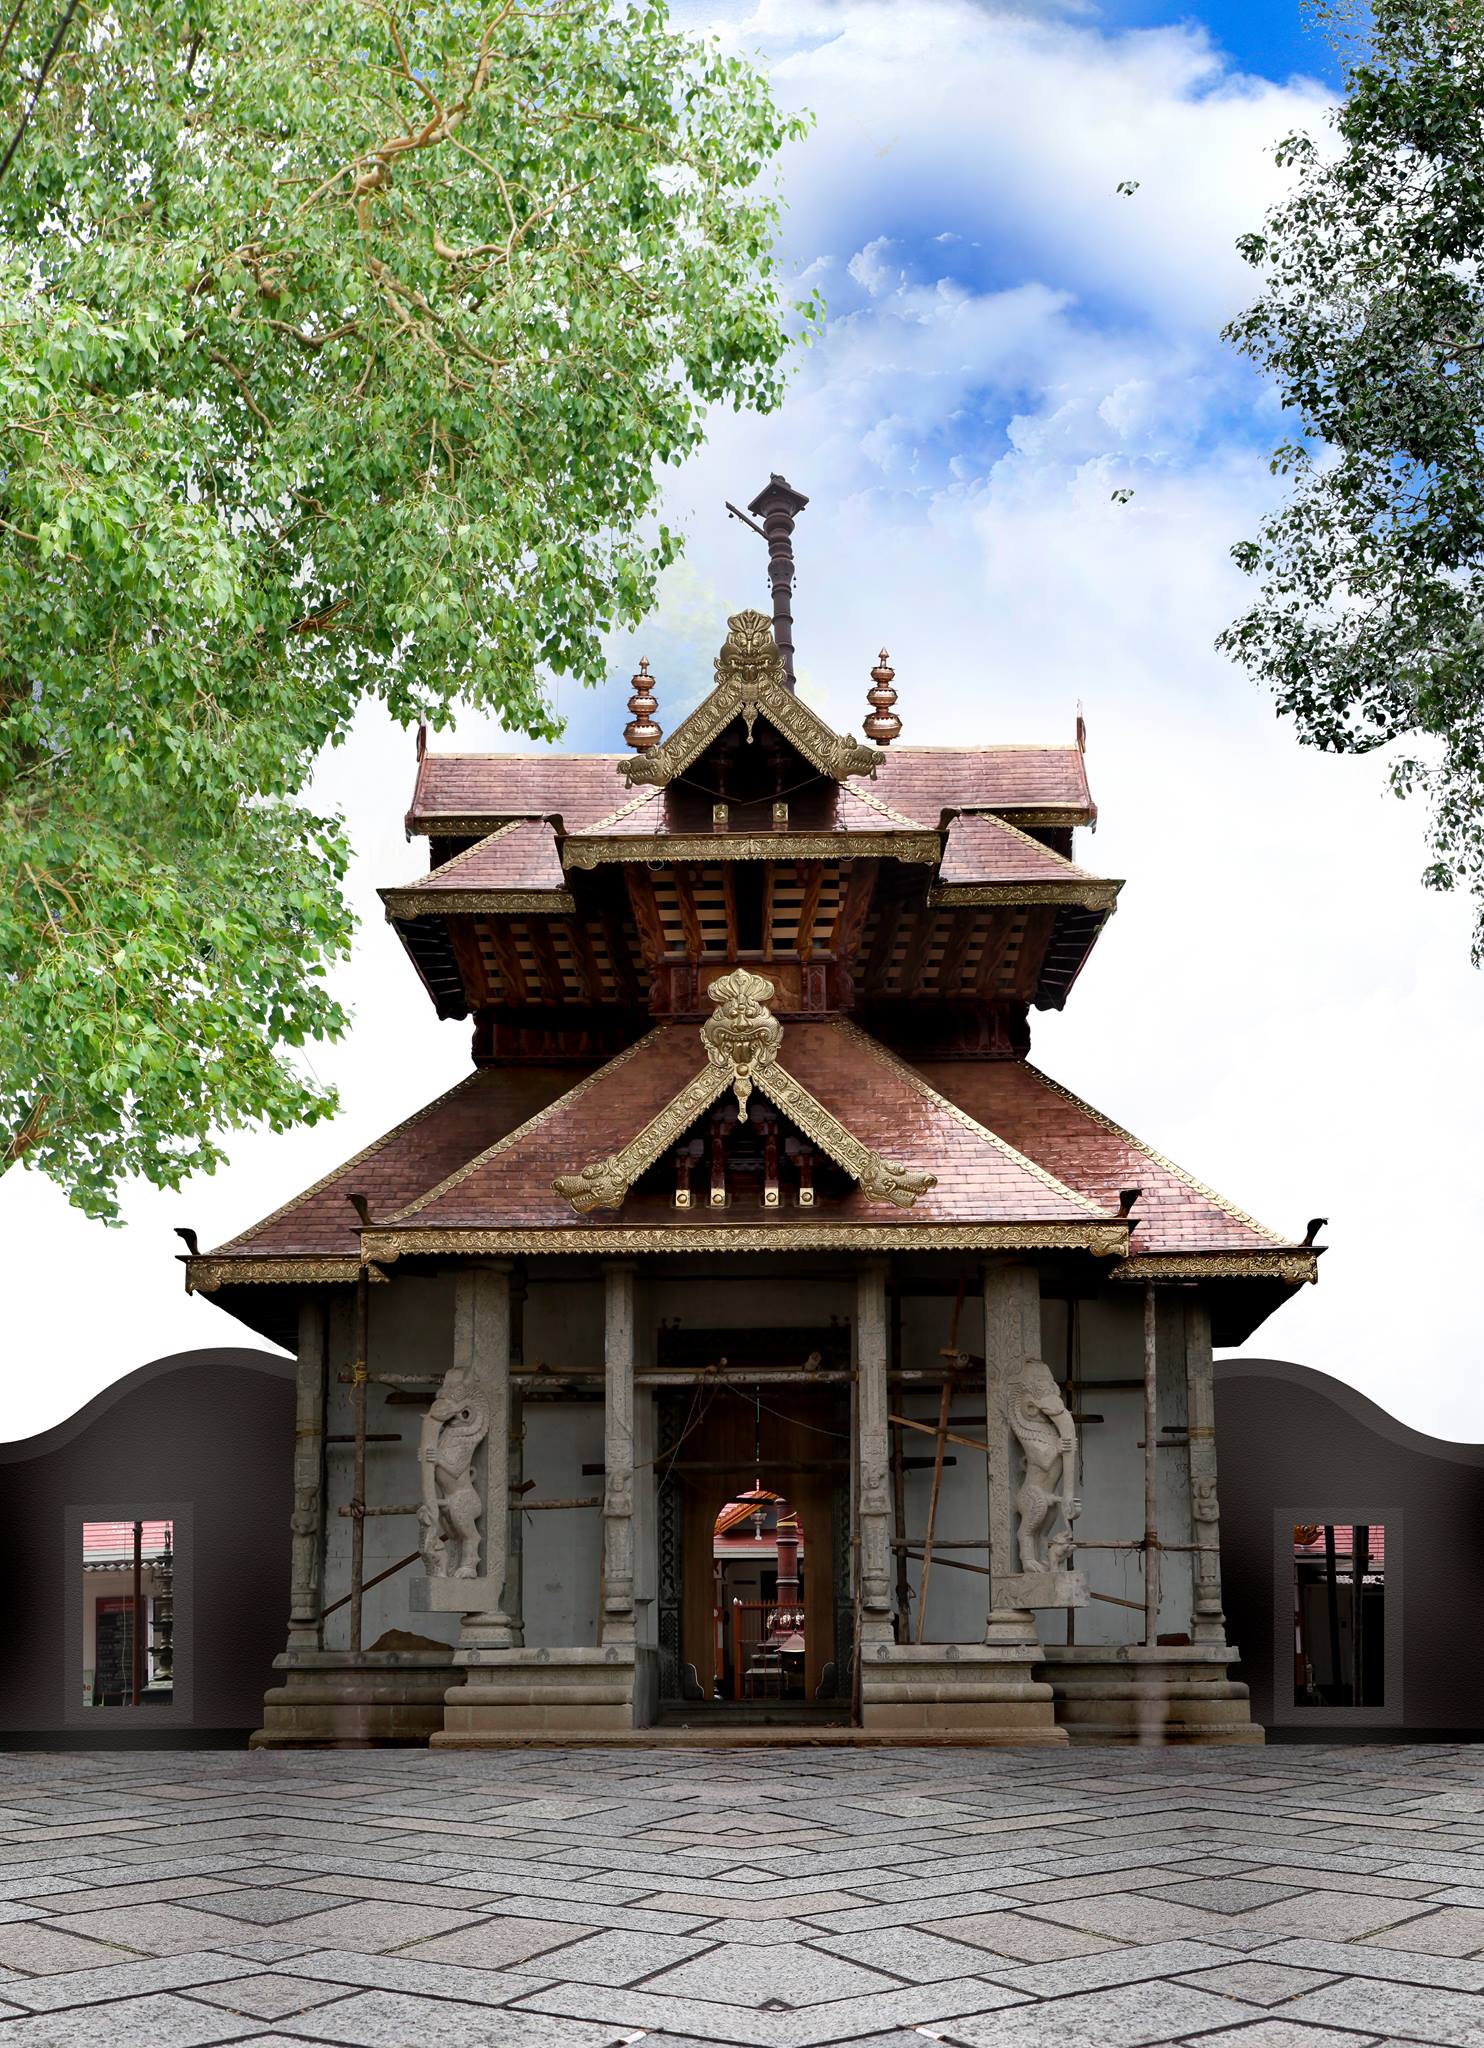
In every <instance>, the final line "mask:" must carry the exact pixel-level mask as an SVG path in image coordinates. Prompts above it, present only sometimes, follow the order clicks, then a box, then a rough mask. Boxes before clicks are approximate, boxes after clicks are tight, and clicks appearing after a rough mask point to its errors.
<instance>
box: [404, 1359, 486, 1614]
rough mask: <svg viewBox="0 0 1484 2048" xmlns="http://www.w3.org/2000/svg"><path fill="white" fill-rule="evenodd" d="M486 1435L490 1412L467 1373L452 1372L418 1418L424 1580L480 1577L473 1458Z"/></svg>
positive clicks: (478, 1513) (478, 1508) (478, 1509)
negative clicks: (419, 1425)
mask: <svg viewBox="0 0 1484 2048" xmlns="http://www.w3.org/2000/svg"><path fill="white" fill-rule="evenodd" d="M488 1434H489V1409H488V1407H487V1406H486V1405H485V1403H484V1402H483V1401H482V1400H481V1399H480V1397H479V1394H478V1392H477V1391H476V1389H475V1388H474V1387H472V1386H471V1385H470V1384H469V1381H468V1378H467V1376H466V1374H465V1373H464V1372H463V1371H462V1370H461V1369H460V1368H459V1367H458V1366H453V1367H451V1368H450V1369H449V1370H448V1371H447V1372H446V1373H445V1374H444V1375H443V1384H442V1385H441V1386H440V1387H439V1389H438V1392H437V1394H436V1395H435V1396H434V1398H433V1401H432V1404H431V1405H430V1407H429V1409H428V1412H427V1414H426V1415H425V1416H424V1417H423V1424H422V1433H421V1437H420V1439H419V1444H418V1461H419V1463H420V1465H421V1467H422V1483H423V1488H422V1490H423V1499H422V1506H421V1507H420V1508H419V1509H418V1513H417V1519H418V1521H419V1523H420V1524H421V1526H422V1532H423V1534H422V1542H421V1545H420V1548H421V1550H422V1558H423V1564H424V1566H425V1568H426V1570H427V1573H428V1576H429V1578H434V1579H474V1578H478V1576H479V1518H480V1516H481V1515H482V1514H483V1512H484V1503H483V1501H482V1500H481V1499H480V1497H479V1488H478V1487H477V1486H476V1485H475V1483H474V1475H473V1469H472V1468H473V1464H474V1454H475V1452H476V1451H477V1450H478V1449H479V1446H480V1445H481V1444H482V1443H483V1442H484V1439H485V1437H486V1436H487V1435H488Z"/></svg>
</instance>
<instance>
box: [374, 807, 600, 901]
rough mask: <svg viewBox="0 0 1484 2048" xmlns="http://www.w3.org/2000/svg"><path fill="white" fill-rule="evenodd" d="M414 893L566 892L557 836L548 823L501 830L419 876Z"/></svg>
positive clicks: (533, 820)
mask: <svg viewBox="0 0 1484 2048" xmlns="http://www.w3.org/2000/svg"><path fill="white" fill-rule="evenodd" d="M408 886H409V887H411V888H413V889H422V890H435V891H437V890H446V889H562V888H565V887H566V877H565V876H564V875H563V873H562V859H561V855H560V854H559V853H558V852H557V838H556V833H555V832H554V831H553V830H552V828H551V826H550V825H548V824H547V823H546V822H545V820H544V819H541V818H522V819H520V820H518V821H517V822H516V823H515V824H512V825H502V826H501V827H500V829H499V831H498V832H491V833H490V835H489V837H488V838H487V839H481V840H479V841H477V842H476V844H475V845H473V846H470V847H466V848H465V850H464V851H463V852H462V853H456V854H455V855H454V857H453V859H452V860H446V861H444V863H443V865H442V866H441V867H436V868H432V869H430V870H429V872H428V873H427V874H425V875H419V876H418V878H417V880H416V881H415V882H412V883H410V884H409V885H408Z"/></svg>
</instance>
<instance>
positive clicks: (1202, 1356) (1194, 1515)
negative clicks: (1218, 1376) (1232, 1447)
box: [1185, 1301, 1226, 1643]
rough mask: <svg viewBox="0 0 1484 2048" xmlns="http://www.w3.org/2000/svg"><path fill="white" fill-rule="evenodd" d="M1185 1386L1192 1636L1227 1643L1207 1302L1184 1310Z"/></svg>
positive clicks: (1214, 1391)
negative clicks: (1194, 1545)
mask: <svg viewBox="0 0 1484 2048" xmlns="http://www.w3.org/2000/svg"><path fill="white" fill-rule="evenodd" d="M1185 1386H1186V1408H1187V1415H1188V1420H1189V1427H1190V1530H1191V1541H1192V1542H1193V1543H1199V1544H1202V1545H1209V1546H1210V1547H1209V1548H1202V1549H1200V1550H1197V1551H1196V1552H1195V1553H1194V1556H1193V1558H1192V1563H1193V1565H1194V1570H1193V1571H1192V1573H1191V1582H1192V1585H1193V1587H1194V1589H1195V1598H1194V1602H1193V1611H1192V1614H1191V1620H1190V1635H1191V1640H1192V1642H1195V1643H1224V1642H1225V1641H1226V1616H1225V1615H1224V1614H1223V1613H1222V1611H1221V1554H1220V1548H1219V1546H1220V1543H1221V1510H1220V1508H1219V1506H1218V1505H1217V1500H1216V1388H1215V1374H1214V1369H1213V1365H1212V1360H1211V1312H1210V1310H1209V1309H1208V1308H1207V1307H1206V1305H1205V1303H1204V1302H1201V1301H1192V1302H1188V1303H1187V1304H1186V1309H1185Z"/></svg>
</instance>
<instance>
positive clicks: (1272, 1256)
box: [1114, 1245, 1319, 1286]
mask: <svg viewBox="0 0 1484 2048" xmlns="http://www.w3.org/2000/svg"><path fill="white" fill-rule="evenodd" d="M1114 1278H1115V1279H1118V1280H1153V1281H1159V1280H1283V1281H1287V1282H1289V1283H1291V1284H1292V1285H1295V1286H1301V1285H1303V1284H1304V1283H1305V1282H1309V1283H1313V1282H1315V1281H1317V1280H1318V1278H1319V1259H1318V1256H1317V1254H1316V1253H1315V1252H1312V1251H1305V1250H1304V1249H1303V1247H1302V1246H1295V1245H1289V1246H1286V1247H1284V1248H1283V1249H1281V1250H1280V1249H1278V1248H1276V1247H1275V1248H1274V1249H1273V1250H1272V1251H1248V1252H1243V1251H1224V1252H1131V1253H1130V1254H1129V1256H1128V1258H1127V1259H1126V1260H1125V1262H1124V1263H1123V1265H1121V1266H1120V1267H1119V1269H1118V1271H1117V1273H1116V1274H1115V1275H1114Z"/></svg>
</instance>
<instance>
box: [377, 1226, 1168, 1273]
mask: <svg viewBox="0 0 1484 2048" xmlns="http://www.w3.org/2000/svg"><path fill="white" fill-rule="evenodd" d="M362 1244H363V1246H364V1250H365V1255H366V1257H367V1259H374V1260H375V1261H376V1262H377V1263H378V1264H386V1265H390V1264H393V1263H394V1262H395V1261H396V1260H397V1259H399V1258H401V1257H403V1256H404V1255H409V1256H414V1257H417V1256H421V1257H428V1256H436V1255H439V1254H449V1255H452V1254H463V1255H465V1256H467V1257H471V1258H475V1257H479V1258H492V1257H496V1256H500V1255H505V1254H517V1253H521V1254H526V1255H531V1254H538V1255H539V1254H542V1253H550V1254H551V1255H552V1256H557V1255H560V1254H565V1253H572V1252H601V1253H603V1254H605V1255H606V1256H608V1257H613V1256H615V1255H617V1254H619V1253H625V1252H771V1251H783V1252H808V1251H814V1250H820V1251H882V1252H889V1251H901V1250H908V1249H910V1250H913V1251H955V1252H956V1251H1085V1252H1087V1253H1088V1254H1089V1255H1090V1256H1091V1257H1093V1258H1103V1259H1122V1258H1124V1257H1125V1256H1126V1254H1127V1248H1128V1232H1127V1230H1126V1228H1125V1227H1124V1225H1123V1224H1121V1223H1107V1222H1104V1223H923V1222H918V1221H916V1220H914V1219H913V1218H912V1217H910V1216H904V1217H903V1218H902V1220H901V1222H900V1223H785V1222H781V1221H780V1222H778V1223H757V1224H750V1223H733V1222H725V1223H723V1222H717V1223H711V1224H701V1225H697V1224H694V1223H691V1224H639V1225H630V1224H621V1223H610V1224H598V1225H593V1224H587V1225H585V1226H576V1225H569V1224H555V1225H547V1226H520V1227H513V1228H510V1229H504V1230H487V1229H473V1228H467V1229H428V1230H378V1229H371V1230H367V1231H364V1232H363V1233H362Z"/></svg>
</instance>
